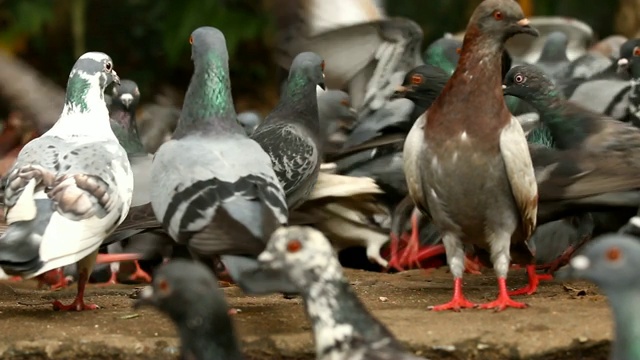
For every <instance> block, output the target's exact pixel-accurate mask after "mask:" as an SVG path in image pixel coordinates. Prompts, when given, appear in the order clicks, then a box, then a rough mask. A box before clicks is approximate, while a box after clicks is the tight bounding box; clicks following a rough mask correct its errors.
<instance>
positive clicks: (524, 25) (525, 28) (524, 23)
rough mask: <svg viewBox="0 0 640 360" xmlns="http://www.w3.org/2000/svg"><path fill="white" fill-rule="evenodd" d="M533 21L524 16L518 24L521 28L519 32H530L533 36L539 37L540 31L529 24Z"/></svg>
mask: <svg viewBox="0 0 640 360" xmlns="http://www.w3.org/2000/svg"><path fill="white" fill-rule="evenodd" d="M530 22H531V21H529V19H527V18H524V19H521V20H519V21H518V22H517V23H516V24H518V26H519V29H518V32H519V33H522V34H529V35H531V36H534V37H538V36H540V33H539V32H538V30H537V29H536V28H534V27H532V26H531V25H529V23H530Z"/></svg>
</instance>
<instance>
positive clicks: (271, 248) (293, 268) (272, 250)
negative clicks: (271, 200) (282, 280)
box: [258, 226, 342, 289]
mask: <svg viewBox="0 0 640 360" xmlns="http://www.w3.org/2000/svg"><path fill="white" fill-rule="evenodd" d="M258 261H259V262H260V266H261V267H262V268H264V269H267V270H272V271H273V270H275V271H283V272H286V273H287V274H288V276H289V279H290V280H291V281H292V282H293V283H294V284H295V286H297V287H298V288H300V289H307V288H308V287H309V285H311V284H312V283H315V282H316V281H317V280H318V279H320V278H336V277H339V276H342V269H341V267H340V264H339V263H338V260H337V258H336V257H335V254H334V251H333V247H332V246H331V244H330V243H329V241H328V240H327V238H326V237H325V236H324V235H323V234H322V233H321V232H320V231H318V230H316V229H313V228H310V227H303V226H290V227H286V228H284V227H283V228H280V229H278V230H276V231H274V233H273V234H272V235H271V239H270V240H269V243H268V244H267V247H266V249H265V250H264V251H263V252H262V253H261V254H260V255H259V256H258Z"/></svg>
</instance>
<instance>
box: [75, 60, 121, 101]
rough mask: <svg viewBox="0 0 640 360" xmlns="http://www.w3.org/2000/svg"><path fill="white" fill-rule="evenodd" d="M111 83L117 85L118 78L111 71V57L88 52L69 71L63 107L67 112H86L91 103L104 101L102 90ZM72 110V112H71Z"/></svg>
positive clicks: (114, 72) (113, 71)
mask: <svg viewBox="0 0 640 360" xmlns="http://www.w3.org/2000/svg"><path fill="white" fill-rule="evenodd" d="M112 83H116V84H119V83H120V78H119V77H118V74H117V73H116V71H115V70H114V69H113V61H112V60H111V57H109V55H107V54H105V53H101V52H88V53H85V54H83V55H82V56H80V57H79V58H78V60H77V61H76V63H75V64H74V65H73V69H71V73H70V74H69V80H68V81H67V94H66V99H65V106H67V107H68V111H77V110H79V111H80V112H86V111H89V109H90V108H92V106H90V105H91V104H90V103H92V102H94V101H95V102H96V104H95V106H98V101H99V102H101V103H102V104H105V105H104V106H105V107H106V103H105V101H104V90H105V89H106V88H107V86H109V85H111V84H112ZM71 108H73V110H71Z"/></svg>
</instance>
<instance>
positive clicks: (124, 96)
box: [106, 79, 174, 283]
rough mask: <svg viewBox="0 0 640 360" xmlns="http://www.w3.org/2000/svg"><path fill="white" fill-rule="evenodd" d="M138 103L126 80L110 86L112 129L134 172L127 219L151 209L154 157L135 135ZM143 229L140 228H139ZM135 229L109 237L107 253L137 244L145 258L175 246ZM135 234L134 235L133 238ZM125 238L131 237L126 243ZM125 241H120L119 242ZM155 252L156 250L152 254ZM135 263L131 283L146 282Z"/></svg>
mask: <svg viewBox="0 0 640 360" xmlns="http://www.w3.org/2000/svg"><path fill="white" fill-rule="evenodd" d="M139 102H140V90H139V89H138V85H137V84H136V83H135V82H134V81H132V80H127V79H122V80H121V82H120V85H119V86H114V87H113V92H112V103H111V106H110V107H109V114H110V118H111V129H112V130H113V133H114V134H115V135H116V137H117V138H118V141H119V142H120V145H122V147H123V148H124V149H125V150H126V151H127V156H128V157H129V162H130V163H131V169H132V170H133V180H134V187H133V200H132V201H131V209H130V211H129V215H128V218H132V217H135V216H136V215H137V213H138V212H140V211H147V210H144V209H141V208H142V207H150V206H151V190H150V189H151V186H152V183H153V182H152V180H151V161H152V160H153V155H151V154H149V153H147V151H146V150H145V148H144V145H143V144H142V141H141V140H140V136H139V135H138V134H139V132H138V126H137V122H136V109H137V105H138V103H139ZM140 230H143V229H140ZM137 232H138V230H132V231H130V232H126V231H124V232H121V233H120V232H118V233H114V234H112V235H111V236H110V237H109V238H108V239H107V240H106V242H107V243H111V244H109V245H108V246H107V249H108V250H109V253H121V252H129V251H130V247H131V245H133V244H132V243H134V242H135V243H139V244H136V245H137V246H135V249H136V250H138V251H142V253H143V254H142V255H144V256H145V257H146V258H149V257H152V256H153V255H158V254H159V253H160V252H162V251H163V249H164V248H166V247H170V246H171V245H173V244H174V242H173V240H172V239H171V238H170V237H169V236H168V235H167V234H166V233H165V232H164V231H161V230H150V231H146V232H144V233H142V234H135V233H137ZM133 234H135V235H133ZM128 235H132V236H131V237H130V238H128V239H127V240H124V239H125V238H127V236H128ZM121 239H122V240H124V241H122V242H120V240H121ZM154 250H155V251H154ZM134 263H135V272H134V273H133V274H131V276H130V277H129V279H130V280H142V281H144V282H149V281H150V279H151V277H150V276H149V274H147V273H146V272H145V271H144V270H142V268H141V267H140V264H139V263H138V261H137V260H136V261H134ZM109 266H110V268H111V278H110V279H109V281H108V282H109V283H116V282H117V272H118V271H119V269H120V264H119V263H118V262H113V263H110V265H109Z"/></svg>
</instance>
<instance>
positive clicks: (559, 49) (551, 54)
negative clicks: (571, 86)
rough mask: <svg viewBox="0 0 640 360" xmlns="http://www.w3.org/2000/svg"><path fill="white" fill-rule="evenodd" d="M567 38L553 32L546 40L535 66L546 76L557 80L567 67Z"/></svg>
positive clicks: (562, 34)
mask: <svg viewBox="0 0 640 360" xmlns="http://www.w3.org/2000/svg"><path fill="white" fill-rule="evenodd" d="M568 45H569V37H568V36H567V35H566V34H565V33H563V32H562V31H554V32H552V33H551V34H549V35H548V36H547V39H546V41H545V43H544V47H543V48H542V52H541V53H540V57H539V58H538V60H537V61H536V62H535V65H536V66H537V67H539V68H540V69H542V71H544V72H545V73H546V74H547V75H548V76H550V77H551V78H553V79H557V78H558V76H559V75H560V74H561V73H562V72H563V71H564V70H565V69H566V68H567V66H568V65H569V59H568V58H567V46H568Z"/></svg>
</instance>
